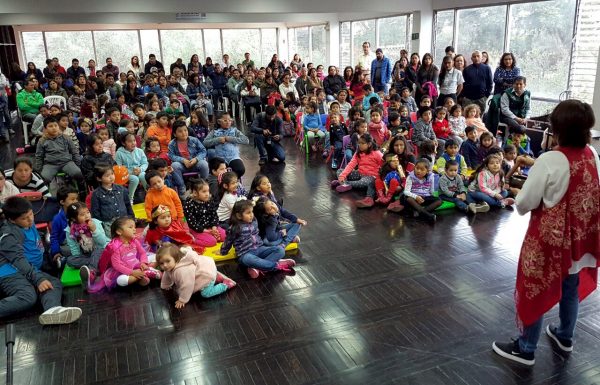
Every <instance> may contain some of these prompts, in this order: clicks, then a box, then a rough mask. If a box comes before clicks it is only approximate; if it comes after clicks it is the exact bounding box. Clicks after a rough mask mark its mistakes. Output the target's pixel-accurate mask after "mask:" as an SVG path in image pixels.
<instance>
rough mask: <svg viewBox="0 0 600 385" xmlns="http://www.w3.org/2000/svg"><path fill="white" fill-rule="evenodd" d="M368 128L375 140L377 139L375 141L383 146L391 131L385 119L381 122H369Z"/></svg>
mask: <svg viewBox="0 0 600 385" xmlns="http://www.w3.org/2000/svg"><path fill="white" fill-rule="evenodd" d="M368 128H369V134H371V136H372V137H373V140H374V141H375V143H377V145H378V146H381V145H382V144H383V142H385V141H386V140H387V139H388V137H389V136H390V135H389V131H388V129H387V127H386V126H385V123H384V122H383V121H381V122H379V123H373V122H371V123H369V126H368Z"/></svg>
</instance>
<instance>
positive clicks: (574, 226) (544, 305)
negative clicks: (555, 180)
mask: <svg viewBox="0 0 600 385" xmlns="http://www.w3.org/2000/svg"><path fill="white" fill-rule="evenodd" d="M558 151H561V152H562V153H563V154H565V156H566V157H567V159H568V161H569V169H570V179H569V187H568V189H567V192H566V193H565V195H564V196H563V198H562V199H561V201H560V202H559V203H558V204H557V205H556V206H554V207H551V208H546V207H544V205H543V203H542V204H541V205H540V206H539V207H538V208H536V209H535V210H533V211H532V212H531V219H530V220H529V228H528V229H527V233H526V234H525V239H524V241H523V246H522V248H521V255H520V256H519V266H518V271H517V287H516V291H515V301H516V307H517V319H518V323H519V325H524V326H528V325H531V324H532V323H534V322H536V321H537V320H538V319H539V318H540V317H541V316H542V315H544V313H546V312H547V311H548V310H550V309H551V308H552V307H553V306H554V305H556V304H557V303H558V302H559V301H560V298H561V295H562V281H563V280H564V279H565V278H566V277H567V276H568V275H569V269H570V268H571V265H572V261H573V260H575V261H578V260H580V259H581V258H582V257H583V255H584V254H586V253H590V254H592V255H593V256H594V257H596V267H595V268H584V269H582V270H581V271H580V272H579V300H580V301H582V300H583V299H584V298H585V297H587V296H588V295H589V294H590V293H592V292H593V291H594V290H595V289H596V287H597V285H598V268H597V267H598V266H600V185H599V181H598V171H597V169H596V162H595V158H594V154H593V153H592V151H591V150H590V149H589V147H586V148H585V149H579V148H558Z"/></svg>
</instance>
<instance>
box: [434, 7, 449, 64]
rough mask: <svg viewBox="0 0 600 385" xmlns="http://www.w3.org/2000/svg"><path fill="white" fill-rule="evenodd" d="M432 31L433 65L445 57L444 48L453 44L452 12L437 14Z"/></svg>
mask: <svg viewBox="0 0 600 385" xmlns="http://www.w3.org/2000/svg"><path fill="white" fill-rule="evenodd" d="M434 29H435V30H434V34H433V36H434V39H435V40H434V48H435V49H434V50H433V59H434V62H435V63H441V62H442V59H443V58H444V56H446V47H448V46H449V45H450V46H451V45H453V44H454V41H453V40H454V10H450V11H439V12H437V13H436V14H435V24H434Z"/></svg>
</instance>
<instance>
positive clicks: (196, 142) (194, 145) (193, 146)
mask: <svg viewBox="0 0 600 385" xmlns="http://www.w3.org/2000/svg"><path fill="white" fill-rule="evenodd" d="M187 146H188V151H189V153H190V158H189V159H188V160H192V159H194V158H196V159H198V162H200V161H201V160H206V148H204V146H203V145H202V142H201V141H200V139H198V138H195V137H193V136H188V140H187ZM169 158H171V161H173V162H179V163H183V160H184V159H185V158H183V157H182V156H181V153H180V152H179V146H177V139H172V140H171V142H169Z"/></svg>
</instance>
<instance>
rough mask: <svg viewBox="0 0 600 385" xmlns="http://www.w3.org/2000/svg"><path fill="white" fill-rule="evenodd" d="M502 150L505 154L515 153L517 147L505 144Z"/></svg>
mask: <svg viewBox="0 0 600 385" xmlns="http://www.w3.org/2000/svg"><path fill="white" fill-rule="evenodd" d="M502 150H503V151H504V152H506V153H508V152H513V151H514V152H517V147H516V146H515V145H514V144H505V145H504V147H503V148H502Z"/></svg>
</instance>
